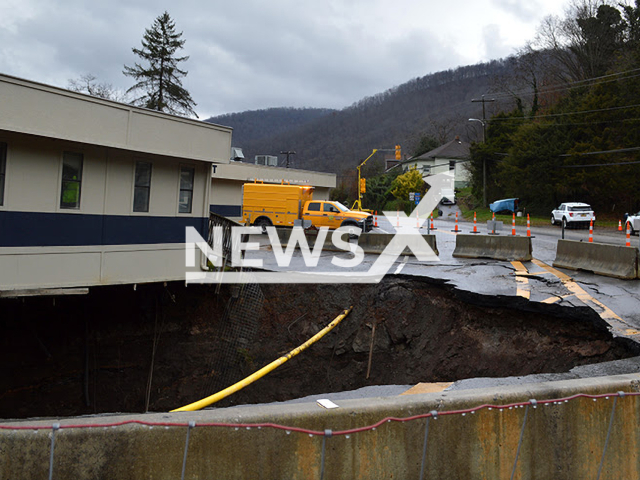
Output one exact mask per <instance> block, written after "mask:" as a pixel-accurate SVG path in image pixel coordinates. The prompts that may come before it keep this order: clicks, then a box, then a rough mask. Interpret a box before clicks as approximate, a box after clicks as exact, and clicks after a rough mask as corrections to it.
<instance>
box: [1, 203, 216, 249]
mask: <svg viewBox="0 0 640 480" xmlns="http://www.w3.org/2000/svg"><path fill="white" fill-rule="evenodd" d="M208 221H209V219H208V218H199V217H151V216H142V215H140V216H124V215H85V214H72V213H40V212H7V211H0V247H54V246H56V247H57V246H80V245H135V244H158V243H183V242H184V239H185V227H188V226H190V227H195V229H196V230H197V231H198V232H199V233H200V235H202V237H203V238H206V235H207V230H208V228H207V226H208Z"/></svg>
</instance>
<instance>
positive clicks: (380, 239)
mask: <svg viewBox="0 0 640 480" xmlns="http://www.w3.org/2000/svg"><path fill="white" fill-rule="evenodd" d="M396 235H400V236H402V235H403V234H402V233H398V234H395V233H362V234H360V236H359V237H358V245H359V246H360V247H362V249H363V250H364V253H371V254H380V253H382V252H383V251H384V249H385V248H386V247H387V245H389V242H390V241H391V239H392V238H394V237H395V236H396ZM406 235H407V236H413V235H412V234H406ZM422 238H424V239H425V241H426V242H427V244H428V245H429V246H430V247H431V248H432V249H433V251H434V253H435V254H436V255H439V252H438V246H437V244H436V236H435V235H433V234H430V235H422ZM402 255H413V253H412V252H411V250H410V249H409V248H408V247H407V248H405V249H404V251H403V252H402Z"/></svg>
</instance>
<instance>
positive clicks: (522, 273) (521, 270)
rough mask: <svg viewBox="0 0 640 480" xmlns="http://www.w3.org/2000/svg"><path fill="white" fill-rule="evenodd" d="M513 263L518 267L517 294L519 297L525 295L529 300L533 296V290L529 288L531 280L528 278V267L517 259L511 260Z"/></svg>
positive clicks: (514, 266)
mask: <svg viewBox="0 0 640 480" xmlns="http://www.w3.org/2000/svg"><path fill="white" fill-rule="evenodd" d="M511 265H513V268H515V269H516V273H515V275H516V283H517V285H516V294H517V295H518V296H519V297H524V298H526V299H527V300H529V299H530V298H531V290H530V288H529V280H528V279H527V276H528V275H529V272H528V271H527V268H526V267H525V266H524V265H523V264H522V262H517V261H514V262H511Z"/></svg>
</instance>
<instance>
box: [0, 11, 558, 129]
mask: <svg viewBox="0 0 640 480" xmlns="http://www.w3.org/2000/svg"><path fill="white" fill-rule="evenodd" d="M543 2H544V5H545V7H544V8H543ZM551 3H557V2H554V1H553V0H538V2H537V3H533V4H532V3H527V2H519V1H516V0H477V1H475V2H472V3H471V2H469V3H468V4H466V5H458V6H457V7H456V8H455V9H452V6H451V5H450V4H446V3H434V4H429V5H426V4H423V3H420V2H415V1H413V0H395V1H394V2H393V3H390V2H388V1H386V0H349V1H346V0H317V1H314V2H300V1H299V0H270V1H269V2H264V1H262V0H238V1H236V2H229V1H227V0H208V1H206V2H205V1H202V0H183V2H180V3H174V2H172V3H169V2H168V1H166V0H160V1H158V0H136V2H130V1H128V0H111V1H110V2H86V1H83V0H66V1H65V2H48V1H46V0H4V2H2V4H0V72H2V73H6V74H9V75H15V76H20V77H24V78H27V79H30V80H35V81H39V82H43V83H50V84H53V85H57V86H61V87H66V86H67V84H68V80H69V79H72V78H73V79H77V78H79V77H80V76H81V75H83V74H87V73H91V74H93V75H95V76H96V77H97V78H98V81H99V82H105V83H110V84H112V85H113V86H114V87H116V88H120V89H126V88H128V87H129V86H130V85H131V84H132V79H131V78H128V77H125V76H124V75H123V74H122V70H123V66H124V65H125V64H126V65H133V64H134V63H135V62H136V61H139V59H138V58H137V57H136V56H135V55H134V54H133V53H132V51H131V49H132V47H140V42H141V39H142V35H143V34H144V31H145V29H147V28H149V27H151V25H152V23H153V21H154V19H155V18H156V17H157V16H158V15H160V14H162V13H163V11H165V10H167V11H168V12H169V14H170V15H171V17H172V18H173V19H174V21H175V23H176V28H177V30H178V31H181V32H183V38H184V39H185V40H186V44H185V48H184V50H183V53H184V54H185V55H189V56H190V58H189V60H188V61H187V62H186V63H184V64H183V67H184V68H185V69H186V70H187V71H188V72H189V74H188V76H187V77H186V78H184V79H183V82H184V86H185V88H187V90H189V91H190V93H191V95H192V97H193V98H194V100H195V101H196V103H197V104H198V106H197V108H196V111H197V112H198V114H199V115H200V116H201V117H202V116H205V117H206V116H210V115H216V114H220V113H228V112H235V111H242V110H247V109H258V108H267V107H275V106H295V107H303V106H314V107H332V108H342V107H344V106H348V105H350V104H352V103H353V102H356V101H358V100H360V99H361V98H363V97H365V96H370V95H374V94H376V93H379V92H382V91H384V90H386V89H388V88H391V87H393V86H396V85H399V84H401V83H404V82H406V81H408V80H410V79H412V78H415V77H418V76H423V75H426V74H428V73H432V72H437V71H440V70H444V69H448V68H455V67H456V66H459V65H465V64H470V63H477V62H479V61H484V60H489V59H491V58H498V57H500V56H505V55H509V54H511V53H513V50H514V48H516V47H519V46H520V45H521V44H522V43H524V41H525V40H527V39H526V38H523V32H524V31H525V30H526V28H530V29H531V31H534V29H535V26H536V25H533V23H534V22H535V23H537V21H535V18H537V17H535V15H533V16H532V12H533V10H534V9H535V10H536V12H533V13H537V15H538V16H541V15H542V14H547V13H552V12H547V11H545V8H549V7H548V5H550V4H551ZM514 18H515V20H514ZM525 27H526V28H525Z"/></svg>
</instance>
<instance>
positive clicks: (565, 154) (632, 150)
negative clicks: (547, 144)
mask: <svg viewBox="0 0 640 480" xmlns="http://www.w3.org/2000/svg"><path fill="white" fill-rule="evenodd" d="M638 150H640V147H629V148H618V149H616V150H601V151H599V152H577V153H564V154H562V155H558V156H559V157H575V156H576V155H601V154H605V153H624V152H636V151H638ZM624 163H633V162H624ZM635 163H638V162H635ZM606 165H613V163H607V164H606Z"/></svg>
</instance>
